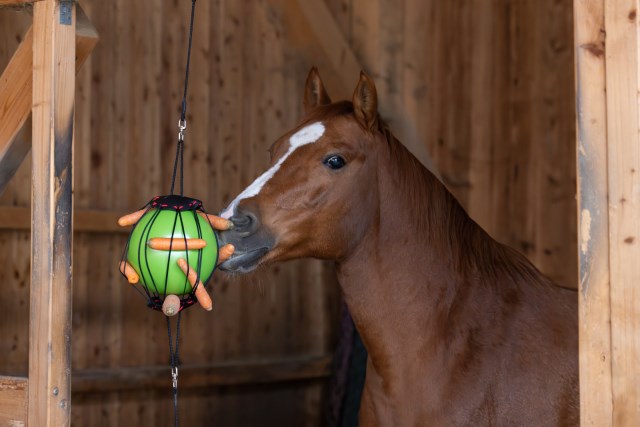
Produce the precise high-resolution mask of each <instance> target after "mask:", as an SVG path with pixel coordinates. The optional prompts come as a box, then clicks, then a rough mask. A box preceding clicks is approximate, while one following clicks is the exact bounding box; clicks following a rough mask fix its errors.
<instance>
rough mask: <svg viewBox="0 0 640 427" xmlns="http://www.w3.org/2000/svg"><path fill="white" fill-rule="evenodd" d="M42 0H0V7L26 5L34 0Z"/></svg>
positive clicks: (35, 0) (36, 0)
mask: <svg viewBox="0 0 640 427" xmlns="http://www.w3.org/2000/svg"><path fill="white" fill-rule="evenodd" d="M38 1H42V0H0V8H2V7H16V6H28V5H32V4H33V3H35V2H38Z"/></svg>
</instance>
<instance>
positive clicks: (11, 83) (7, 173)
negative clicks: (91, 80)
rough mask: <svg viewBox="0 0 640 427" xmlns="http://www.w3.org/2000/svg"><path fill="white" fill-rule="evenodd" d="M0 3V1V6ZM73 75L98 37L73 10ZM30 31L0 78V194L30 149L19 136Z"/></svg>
mask: <svg viewBox="0 0 640 427" xmlns="http://www.w3.org/2000/svg"><path fill="white" fill-rule="evenodd" d="M1 3H2V0H0V4H1ZM76 13H77V27H76V73H77V72H78V71H79V70H80V67H81V66H82V64H83V63H84V61H85V60H86V59H87V58H88V57H89V54H90V53H91V51H92V50H93V48H94V47H95V45H96V44H97V43H98V33H97V31H96V29H95V28H94V27H93V26H92V25H91V23H90V22H89V19H88V18H87V16H86V15H85V14H84V12H83V11H82V9H81V8H80V7H79V6H78V8H77V12H76ZM32 90H33V31H32V28H30V29H29V30H28V31H27V34H26V35H25V38H24V40H23V41H22V43H21V44H20V46H18V50H16V52H15V54H14V55H13V57H12V58H11V61H10V62H9V65H7V68H6V69H5V70H4V72H3V73H2V76H0V194H2V192H3V191H4V189H5V187H6V185H7V183H9V181H10V180H11V178H12V177H13V175H15V173H16V171H17V170H18V168H19V167H20V165H21V164H22V162H23V160H24V158H25V157H26V156H27V154H28V153H29V150H30V149H31V138H30V134H29V133H27V132H24V133H23V134H21V133H20V130H21V129H22V128H23V126H24V124H25V122H26V121H27V119H28V118H29V115H30V114H31V106H32V105H31V104H32Z"/></svg>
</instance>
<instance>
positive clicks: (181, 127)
mask: <svg viewBox="0 0 640 427" xmlns="http://www.w3.org/2000/svg"><path fill="white" fill-rule="evenodd" d="M195 12H196V0H191V20H190V23H189V47H188V48H187V66H186V69H185V75H184V93H183V95H182V111H181V113H180V122H179V123H178V146H177V148H176V160H175V161H174V163H173V175H172V176H171V194H173V190H174V188H175V183H176V175H177V171H178V167H180V195H181V196H182V195H184V131H185V130H186V129H187V89H188V87H189V67H190V64H191V44H192V41H193V21H194V18H195ZM177 217H179V218H180V222H181V223H182V216H181V215H180V213H178V215H177ZM175 225H176V224H175V222H174V225H173V227H174V231H175ZM182 228H183V232H184V224H182ZM171 237H172V241H173V233H172V235H171ZM170 259H171V250H169V260H170ZM188 263H189V261H188V258H187V265H189V264H188ZM187 272H188V271H187ZM167 276H168V268H167ZM165 286H166V282H165ZM165 297H166V288H165ZM181 316H182V312H181V311H180V312H178V320H177V322H176V342H175V351H174V346H173V341H172V340H171V319H170V318H169V317H168V316H167V333H168V335H169V353H170V355H171V379H172V390H173V413H174V424H175V426H176V427H178V425H179V416H178V364H179V359H178V345H179V343H180V318H181Z"/></svg>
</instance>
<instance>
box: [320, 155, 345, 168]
mask: <svg viewBox="0 0 640 427" xmlns="http://www.w3.org/2000/svg"><path fill="white" fill-rule="evenodd" d="M322 163H324V165H325V166H326V167H328V168H329V169H334V170H336V169H342V168H343V167H344V165H346V164H347V162H346V161H345V160H344V159H343V158H342V156H339V155H337V154H333V155H331V156H329V157H327V158H326V159H324V161H323V162H322Z"/></svg>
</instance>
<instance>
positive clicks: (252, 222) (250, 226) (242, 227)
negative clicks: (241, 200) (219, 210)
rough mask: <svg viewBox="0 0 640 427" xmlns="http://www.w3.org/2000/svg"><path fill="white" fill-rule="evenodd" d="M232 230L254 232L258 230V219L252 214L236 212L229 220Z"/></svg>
mask: <svg viewBox="0 0 640 427" xmlns="http://www.w3.org/2000/svg"><path fill="white" fill-rule="evenodd" d="M230 220H231V222H233V225H234V229H235V230H237V231H240V232H249V233H251V232H254V231H255V230H256V229H257V228H258V224H259V222H258V218H257V217H256V216H255V214H253V213H252V212H246V211H238V212H236V213H235V214H234V215H233V216H232V217H231V218H230Z"/></svg>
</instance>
